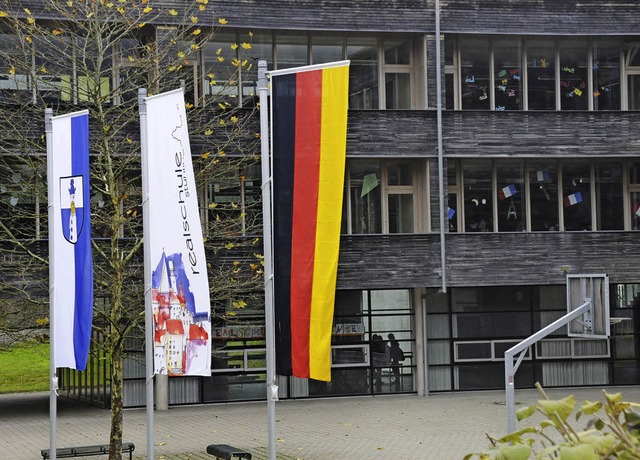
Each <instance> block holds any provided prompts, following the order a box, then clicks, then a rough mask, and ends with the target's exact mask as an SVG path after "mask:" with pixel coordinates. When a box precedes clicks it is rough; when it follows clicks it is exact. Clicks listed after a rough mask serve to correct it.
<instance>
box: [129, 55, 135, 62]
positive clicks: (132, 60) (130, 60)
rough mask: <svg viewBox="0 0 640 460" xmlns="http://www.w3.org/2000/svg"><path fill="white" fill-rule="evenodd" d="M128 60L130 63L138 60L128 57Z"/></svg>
mask: <svg viewBox="0 0 640 460" xmlns="http://www.w3.org/2000/svg"><path fill="white" fill-rule="evenodd" d="M127 58H129V62H134V61H135V60H136V58H134V57H133V56H127Z"/></svg>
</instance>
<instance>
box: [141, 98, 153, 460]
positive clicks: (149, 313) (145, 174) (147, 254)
mask: <svg viewBox="0 0 640 460" xmlns="http://www.w3.org/2000/svg"><path fill="white" fill-rule="evenodd" d="M146 97H147V90H146V89H145V88H139V89H138V107H139V109H138V110H139V112H140V157H141V158H140V159H141V169H142V219H143V225H142V238H143V242H144V330H145V334H146V346H145V368H146V373H147V378H146V382H145V387H146V395H147V398H146V400H147V459H149V460H153V455H154V452H153V448H154V446H153V443H154V440H153V439H154V436H153V434H154V433H153V432H154V425H153V376H154V363H153V343H154V342H153V333H154V331H153V329H154V326H153V310H152V308H151V251H150V248H149V233H150V231H151V229H150V228H149V168H148V167H147V166H148V161H149V159H148V151H147V150H148V148H147V101H146Z"/></svg>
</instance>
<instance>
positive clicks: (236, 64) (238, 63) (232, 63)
mask: <svg viewBox="0 0 640 460" xmlns="http://www.w3.org/2000/svg"><path fill="white" fill-rule="evenodd" d="M231 65H233V66H234V67H238V66H239V65H240V60H239V59H238V58H233V60H232V61H231Z"/></svg>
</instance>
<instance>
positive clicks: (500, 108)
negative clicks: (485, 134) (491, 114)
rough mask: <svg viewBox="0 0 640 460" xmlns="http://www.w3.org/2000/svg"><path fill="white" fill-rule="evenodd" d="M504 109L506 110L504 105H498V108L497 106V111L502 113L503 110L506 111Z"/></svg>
mask: <svg viewBox="0 0 640 460" xmlns="http://www.w3.org/2000/svg"><path fill="white" fill-rule="evenodd" d="M504 109H505V106H504V105H497V106H496V110H501V111H502V110H504Z"/></svg>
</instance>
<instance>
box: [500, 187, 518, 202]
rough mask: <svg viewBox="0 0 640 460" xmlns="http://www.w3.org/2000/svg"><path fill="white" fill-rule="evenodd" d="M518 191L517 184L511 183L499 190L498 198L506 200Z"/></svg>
mask: <svg viewBox="0 0 640 460" xmlns="http://www.w3.org/2000/svg"><path fill="white" fill-rule="evenodd" d="M516 193H518V191H517V190H516V186H515V185H514V184H509V185H507V186H506V187H503V188H501V189H500V190H498V198H499V199H501V200H504V199H505V198H509V197H510V196H513V195H515V194H516Z"/></svg>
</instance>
